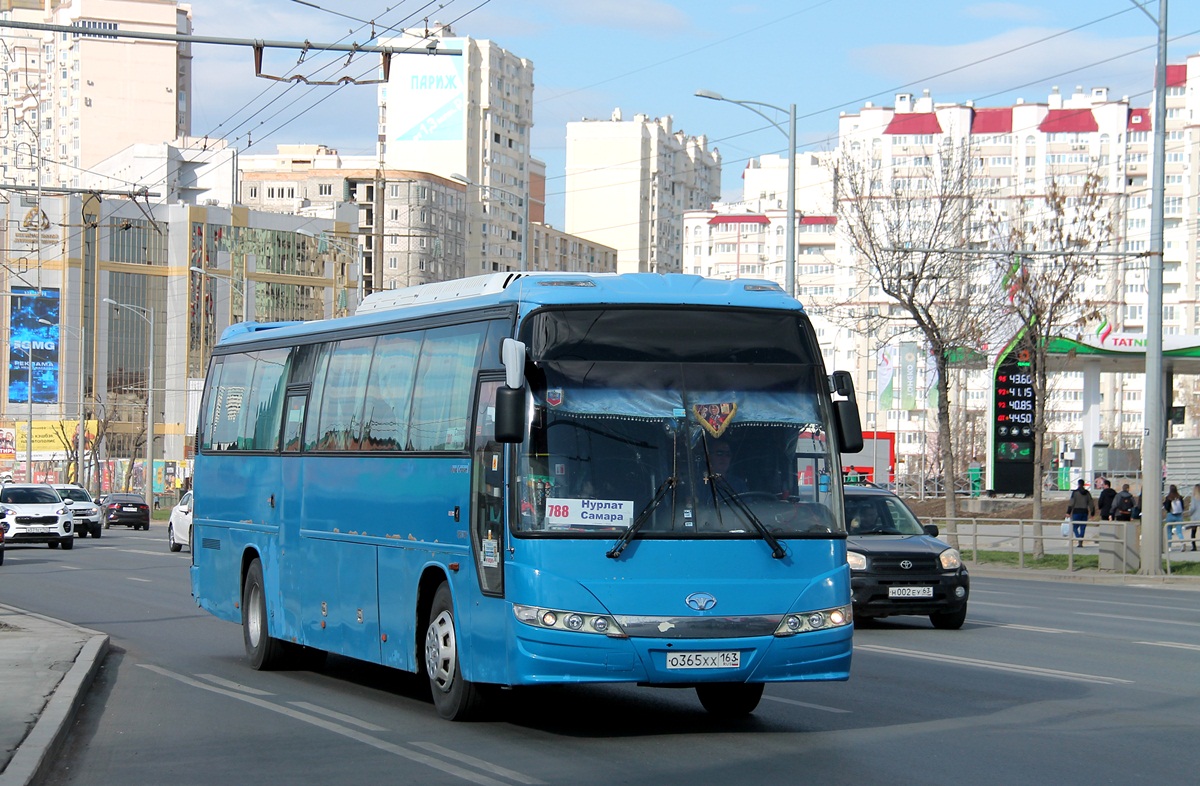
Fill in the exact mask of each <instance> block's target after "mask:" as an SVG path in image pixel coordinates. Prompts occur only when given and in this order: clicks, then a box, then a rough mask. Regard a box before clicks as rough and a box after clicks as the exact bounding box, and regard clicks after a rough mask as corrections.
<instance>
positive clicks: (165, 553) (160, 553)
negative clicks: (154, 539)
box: [121, 549, 179, 559]
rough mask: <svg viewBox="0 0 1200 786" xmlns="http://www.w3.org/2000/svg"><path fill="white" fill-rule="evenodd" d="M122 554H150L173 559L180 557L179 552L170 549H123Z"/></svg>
mask: <svg viewBox="0 0 1200 786" xmlns="http://www.w3.org/2000/svg"><path fill="white" fill-rule="evenodd" d="M121 553H122V554H149V555H150V556H151V557H170V558H171V559H179V555H178V554H174V553H172V552H170V551H150V550H149V549H121Z"/></svg>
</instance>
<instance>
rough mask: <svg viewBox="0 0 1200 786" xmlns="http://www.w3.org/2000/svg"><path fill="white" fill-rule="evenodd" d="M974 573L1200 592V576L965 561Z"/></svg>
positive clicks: (969, 569)
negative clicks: (1018, 566) (1103, 571)
mask: <svg viewBox="0 0 1200 786" xmlns="http://www.w3.org/2000/svg"><path fill="white" fill-rule="evenodd" d="M963 564H964V565H966V566H967V570H968V572H970V573H971V575H979V576H988V577H990V578H1000V579H1027V580H1029V581H1060V582H1073V583H1076V584H1108V585H1121V586H1125V587H1164V588H1167V589H1179V590H1192V591H1200V577H1196V576H1167V575H1165V574H1163V575H1159V576H1142V575H1139V574H1137V573H1097V572H1096V571H1094V570H1089V571H1086V572H1084V571H1078V572H1074V573H1072V572H1069V571H1065V570H1036V569H1030V568H1024V569H1022V568H1007V567H1000V566H990V565H988V564H986V563H981V564H974V563H971V562H964V563H963Z"/></svg>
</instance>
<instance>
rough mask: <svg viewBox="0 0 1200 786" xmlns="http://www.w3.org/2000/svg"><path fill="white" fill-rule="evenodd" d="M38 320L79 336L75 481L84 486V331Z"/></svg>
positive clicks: (85, 444) (85, 428)
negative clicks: (77, 428) (77, 429)
mask: <svg viewBox="0 0 1200 786" xmlns="http://www.w3.org/2000/svg"><path fill="white" fill-rule="evenodd" d="M38 322H39V323H41V324H43V325H49V326H50V327H52V328H55V329H56V330H61V329H62V328H66V329H67V330H68V331H70V332H71V333H75V334H76V335H78V336H79V433H78V434H76V435H75V444H76V445H77V446H78V450H79V454H78V456H77V458H76V460H75V482H76V483H78V484H79V485H80V486H82V485H83V461H84V455H85V451H86V450H87V436H86V434H87V423H86V422H85V421H84V418H83V331H82V330H80V331H76V330H75V329H74V328H72V327H68V326H67V325H60V324H55V323H54V322H51V321H50V320H48V319H39V320H38Z"/></svg>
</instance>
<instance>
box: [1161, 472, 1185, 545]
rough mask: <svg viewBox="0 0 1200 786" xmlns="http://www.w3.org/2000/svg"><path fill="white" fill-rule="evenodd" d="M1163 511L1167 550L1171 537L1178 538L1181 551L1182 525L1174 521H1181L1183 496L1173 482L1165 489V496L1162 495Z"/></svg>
mask: <svg viewBox="0 0 1200 786" xmlns="http://www.w3.org/2000/svg"><path fill="white" fill-rule="evenodd" d="M1163 513H1165V514H1166V516H1165V517H1164V519H1163V520H1164V522H1165V523H1166V524H1167V551H1170V550H1171V540H1172V539H1173V538H1179V550H1180V551H1183V549H1184V544H1183V525H1182V524H1178V523H1175V522H1179V521H1183V496H1182V495H1181V494H1180V493H1179V489H1177V488H1176V487H1175V484H1173V483H1172V484H1171V487H1170V488H1169V489H1167V496H1165V497H1163Z"/></svg>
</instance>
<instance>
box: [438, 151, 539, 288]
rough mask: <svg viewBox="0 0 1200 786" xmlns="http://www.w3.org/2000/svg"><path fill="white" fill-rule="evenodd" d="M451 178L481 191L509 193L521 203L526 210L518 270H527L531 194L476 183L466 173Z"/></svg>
mask: <svg viewBox="0 0 1200 786" xmlns="http://www.w3.org/2000/svg"><path fill="white" fill-rule="evenodd" d="M450 179H451V180H457V181H458V182H460V183H462V184H463V185H468V186H474V187H475V188H478V189H479V190H480V191H482V190H483V189H485V188H486V189H488V190H490V191H498V192H500V193H501V194H508V195H509V196H510V197H512V198H513V199H515V200H517V201H518V202H520V203H521V205H522V207H523V210H524V212H523V215H522V219H521V220H522V222H523V223H522V225H521V264H520V265H519V266H518V270H520V271H521V272H525V270H526V265H527V264H528V259H529V195H528V194H525V195H524V196H522V195H520V194H516V193H513V192H512V191H506V190H504V189H503V188H498V187H497V186H492V185H483V184H481V183H476V182H475V181H474V180H472V179H471V178H469V177H467V176H466V175H461V174H451V175H450ZM526 186H528V182H527V183H526Z"/></svg>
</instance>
